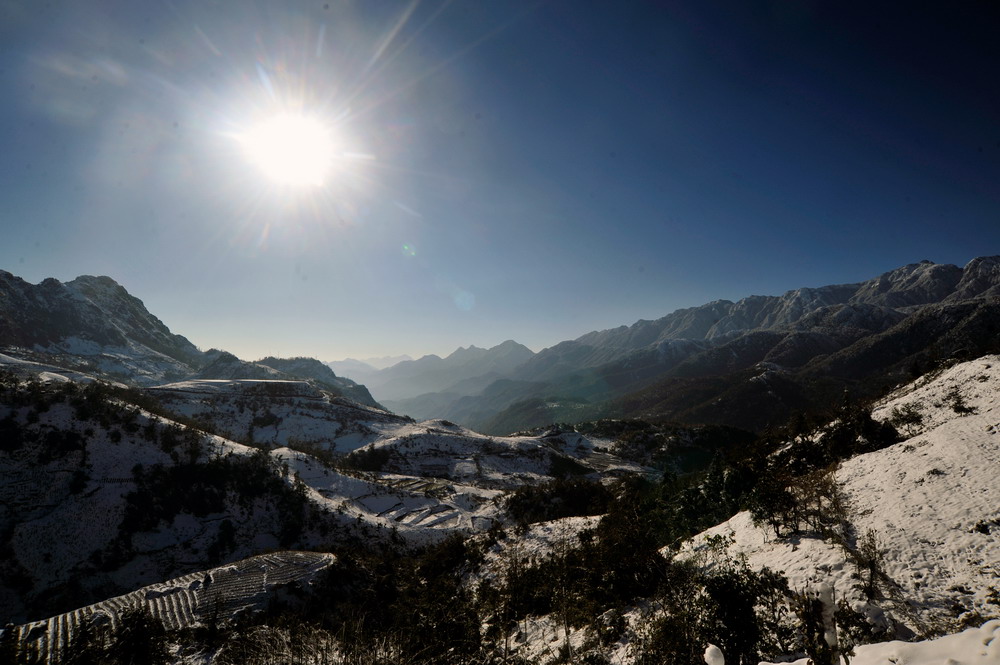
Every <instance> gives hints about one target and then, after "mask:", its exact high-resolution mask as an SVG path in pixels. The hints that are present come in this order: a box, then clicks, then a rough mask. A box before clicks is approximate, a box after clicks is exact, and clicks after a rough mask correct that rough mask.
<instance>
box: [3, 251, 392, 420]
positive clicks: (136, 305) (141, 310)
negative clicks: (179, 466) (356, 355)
mask: <svg viewBox="0 0 1000 665" xmlns="http://www.w3.org/2000/svg"><path fill="white" fill-rule="evenodd" d="M0 349H5V350H6V353H7V354H8V355H11V356H16V357H19V358H22V359H25V360H31V361H41V362H52V363H55V364H57V365H60V366H62V367H72V368H76V369H78V370H80V371H83V372H86V373H90V374H95V375H100V376H103V377H106V378H110V379H114V380H118V381H122V382H125V383H129V384H134V385H141V386H149V385H156V384H159V383H165V382H168V381H176V380H180V379H186V378H209V379H237V378H242V379H253V378H258V379H265V378H266V379H296V378H297V379H310V380H313V381H314V382H315V383H316V384H317V385H319V386H320V387H322V388H323V389H325V390H329V391H332V392H334V393H336V394H338V395H343V396H345V397H349V398H350V399H353V400H355V401H357V402H361V403H362V404H367V405H370V406H377V403H376V402H375V400H374V398H373V397H372V396H371V394H370V393H369V392H368V390H367V389H366V388H365V387H364V386H363V385H358V384H357V383H355V382H354V381H351V380H350V379H345V378H342V377H338V376H337V375H336V374H334V373H333V371H332V370H330V369H329V367H326V366H325V365H323V364H322V363H320V362H319V361H318V360H315V359H312V358H291V359H281V358H265V359H264V360H262V361H258V362H256V363H250V362H246V361H243V360H240V359H239V358H237V357H236V356H234V355H232V354H231V353H227V352H225V351H219V350H216V349H212V350H210V351H206V352H202V351H201V350H199V349H198V348H196V347H195V346H194V345H193V344H192V343H191V342H189V341H188V340H187V339H186V338H185V337H182V336H180V335H175V334H173V333H171V332H170V330H169V329H168V328H167V326H166V325H164V324H163V322H162V321H160V320H159V319H158V318H156V317H155V316H153V315H152V314H150V313H149V312H148V311H147V310H146V308H145V306H144V305H143V303H142V301H141V300H139V299H138V298H135V297H134V296H132V295H130V294H129V293H128V292H127V291H126V290H125V289H124V288H123V287H122V286H121V285H119V284H118V283H116V282H115V281H114V280H113V279H111V278H110V277H92V276H89V275H84V276H81V277H77V278H76V279H74V280H72V281H70V282H66V283H65V284H64V283H61V282H59V281H58V280H56V279H51V278H50V279H46V280H43V281H42V282H41V283H40V284H38V285H33V284H29V283H28V282H26V281H24V280H23V279H21V278H19V277H16V276H14V275H12V274H10V273H8V272H4V271H2V270H0Z"/></svg>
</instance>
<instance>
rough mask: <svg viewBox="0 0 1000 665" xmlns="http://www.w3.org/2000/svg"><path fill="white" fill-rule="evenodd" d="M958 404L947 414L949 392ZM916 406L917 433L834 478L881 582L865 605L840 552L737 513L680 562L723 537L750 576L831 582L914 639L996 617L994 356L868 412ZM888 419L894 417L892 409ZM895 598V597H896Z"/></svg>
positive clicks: (998, 447)
mask: <svg viewBox="0 0 1000 665" xmlns="http://www.w3.org/2000/svg"><path fill="white" fill-rule="evenodd" d="M956 391H957V394H959V395H961V396H962V398H961V402H960V404H959V405H958V406H960V407H962V408H958V409H956V404H955V397H954V395H955V394H956ZM906 404H917V405H919V409H920V411H921V413H922V414H923V425H922V426H920V427H919V428H915V429H914V431H913V433H914V436H912V437H910V438H909V439H907V440H905V441H902V442H900V443H898V444H896V445H893V446H891V447H889V448H886V449H883V450H879V451H877V452H873V453H869V454H865V455H859V456H857V457H855V458H853V459H851V460H848V461H846V462H844V463H843V464H842V466H841V467H840V469H839V470H838V471H837V473H836V478H837V481H838V483H840V485H841V487H842V490H843V492H844V494H845V496H846V498H847V500H848V505H849V508H850V515H849V521H850V524H851V527H852V528H851V529H850V531H851V537H850V538H849V540H851V539H853V540H855V541H856V539H857V538H860V537H862V536H863V535H865V534H866V533H868V532H869V531H870V532H872V533H873V534H874V535H875V538H876V542H877V543H878V545H879V550H880V551H881V553H882V554H883V555H884V569H885V572H886V573H887V575H888V577H889V579H890V580H891V583H887V584H883V589H882V593H883V597H882V598H877V599H876V600H875V601H874V603H873V605H866V604H865V603H864V599H863V596H862V594H861V591H860V579H859V577H858V573H857V569H856V567H855V565H854V564H853V563H851V562H850V560H849V559H848V557H847V555H846V553H845V552H844V550H843V549H842V548H840V547H838V546H837V545H834V544H832V543H829V542H824V541H822V540H820V539H819V537H818V536H816V535H815V534H806V533H804V534H801V535H799V536H795V537H788V538H782V539H780V540H777V539H775V537H774V535H773V532H772V531H771V530H770V529H769V528H760V527H756V526H755V525H754V524H753V522H752V520H751V519H750V516H749V514H748V513H746V512H743V513H740V514H738V515H736V516H735V517H733V518H732V519H730V520H728V521H727V522H724V523H723V524H720V525H718V526H716V527H713V528H711V529H708V530H707V531H705V532H704V533H703V534H701V535H700V536H696V537H695V538H693V539H692V540H691V541H689V542H688V543H687V545H686V547H685V548H684V549H683V550H682V554H681V556H691V555H692V553H696V552H707V551H708V550H709V546H708V544H707V538H708V537H711V536H731V537H732V539H733V545H732V548H731V549H732V550H733V552H734V553H735V552H742V553H744V554H746V555H747V557H748V559H749V563H750V565H751V566H753V567H760V566H767V567H769V568H771V569H774V570H779V571H783V572H784V573H785V575H786V576H787V577H788V578H789V583H790V585H791V586H792V588H794V589H799V590H803V589H809V588H815V587H817V586H818V585H819V584H820V583H823V582H829V583H831V584H833V586H834V588H835V589H836V592H837V594H838V596H839V597H842V598H846V599H848V600H849V602H850V603H851V604H852V605H853V606H854V607H855V609H857V610H859V611H864V612H866V613H868V614H869V615H875V616H877V615H878V613H879V610H880V609H881V610H885V611H886V612H887V613H888V614H889V615H890V616H891V618H892V619H893V620H894V621H896V622H900V623H902V624H903V625H905V626H908V627H909V628H910V629H912V630H913V631H914V632H916V633H917V634H928V633H931V634H940V633H941V632H947V631H949V630H954V629H957V628H960V627H962V625H963V624H965V625H969V624H970V623H973V624H974V623H975V622H976V620H977V618H978V617H989V616H997V615H998V614H1000V604H998V603H1000V599H998V597H997V590H998V589H1000V482H997V479H998V477H1000V357H997V356H988V357H984V358H981V359H978V360H975V361H970V362H967V363H963V364H961V365H958V366H956V367H953V368H951V369H950V370H948V371H946V372H943V373H941V374H939V375H938V376H936V377H933V378H932V379H930V380H921V381H917V382H916V383H915V384H914V385H911V386H908V387H906V388H904V389H901V390H899V391H897V392H896V393H894V394H893V395H891V396H890V397H889V398H887V399H886V400H885V401H884V403H882V404H881V405H879V407H878V408H876V409H875V411H874V415H875V417H876V418H887V417H888V416H889V414H891V413H893V411H894V409H897V410H898V409H900V408H902V407H903V406H904V405H906ZM897 412H898V411H897ZM903 599H905V600H903Z"/></svg>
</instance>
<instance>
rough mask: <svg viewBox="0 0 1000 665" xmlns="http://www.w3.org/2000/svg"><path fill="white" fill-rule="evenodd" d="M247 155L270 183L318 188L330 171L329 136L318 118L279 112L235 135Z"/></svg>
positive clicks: (332, 146)
mask: <svg viewBox="0 0 1000 665" xmlns="http://www.w3.org/2000/svg"><path fill="white" fill-rule="evenodd" d="M238 139H239V141H240V142H241V143H242V144H243V149H244V151H245V153H246V156H247V158H248V159H249V160H250V162H252V163H253V164H254V165H256V166H257V167H258V168H259V169H260V170H261V171H263V173H264V174H265V175H266V176H267V177H268V178H269V179H271V180H272V181H273V182H275V183H277V184H279V185H287V186H290V187H319V186H322V185H323V184H324V183H325V182H326V179H327V177H328V176H329V174H330V169H331V166H332V163H333V157H334V148H335V146H334V145H333V136H332V133H331V130H330V128H329V127H328V126H327V125H325V124H324V123H323V122H322V121H321V120H319V119H318V118H315V117H312V116H309V115H304V114H299V113H279V114H277V115H273V116H271V117H269V118H266V119H264V120H262V121H261V122H259V123H258V124H256V125H255V126H253V127H251V128H250V129H249V130H248V131H247V132H244V133H242V134H240V135H239V137H238Z"/></svg>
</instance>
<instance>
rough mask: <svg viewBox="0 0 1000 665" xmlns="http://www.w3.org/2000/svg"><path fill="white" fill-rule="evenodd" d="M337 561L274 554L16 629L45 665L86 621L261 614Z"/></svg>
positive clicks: (180, 624)
mask: <svg viewBox="0 0 1000 665" xmlns="http://www.w3.org/2000/svg"><path fill="white" fill-rule="evenodd" d="M334 560H335V557H334V556H333V555H332V554H324V553H320V552H274V553H271V554H261V555H259V556H254V557H250V558H249V559H243V560H242V561H237V562H235V563H231V564H228V565H225V566H220V567H218V568H213V569H211V570H207V571H200V572H197V573H191V574H190V575H184V576H182V577H177V578H175V579H172V580H170V581H167V582H163V583H160V584H152V585H150V586H147V587H143V588H141V589H139V590H137V591H133V592H132V593H128V594H125V595H123V596H116V597H114V598H110V599H108V600H105V601H102V602H100V603H97V604H94V605H88V606H86V607H81V608H79V609H76V610H73V611H72V612H67V613H65V614H60V615H58V616H54V617H51V618H49V619H46V620H43V621H35V622H32V623H28V624H24V625H22V626H17V627H16V630H17V631H18V639H19V640H20V641H21V643H22V644H23V643H27V644H28V645H31V644H35V645H37V651H38V653H39V655H40V656H41V657H42V659H43V662H48V660H49V658H50V657H51V656H52V655H53V654H57V653H59V651H60V650H62V649H63V648H64V647H65V646H66V645H67V644H69V643H70V642H71V641H72V639H73V635H74V634H75V633H76V631H77V630H79V628H80V626H81V624H82V623H83V622H84V621H98V622H100V621H108V622H110V623H111V625H112V626H115V625H117V623H118V621H119V618H120V616H121V615H122V613H123V612H125V611H126V610H131V609H135V608H144V609H145V610H146V611H148V612H149V613H150V615H152V616H153V617H155V618H157V619H159V620H160V621H161V622H163V626H164V628H166V629H167V630H177V629H180V628H188V627H191V626H195V625H198V624H199V623H201V622H203V621H205V620H207V619H209V618H211V617H232V616H234V615H237V614H240V613H242V612H246V611H252V610H254V609H260V608H262V607H263V606H264V604H265V603H266V601H267V599H268V596H269V595H270V594H271V592H272V591H274V590H275V589H276V588H278V587H282V586H286V585H288V584H292V583H295V582H303V583H307V584H308V583H309V582H310V581H311V580H312V579H313V578H314V577H315V575H316V574H317V573H318V572H320V571H321V570H323V569H325V568H327V567H328V566H330V565H331V564H332V563H333V562H334Z"/></svg>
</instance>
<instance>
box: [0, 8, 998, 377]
mask: <svg viewBox="0 0 1000 665" xmlns="http://www.w3.org/2000/svg"><path fill="white" fill-rule="evenodd" d="M994 12H995V10H994V9H993V8H992V7H990V6H989V5H988V4H986V3H980V4H976V5H973V4H967V5H961V6H944V5H927V6H921V5H913V6H908V7H907V8H906V9H905V11H903V10H900V9H897V8H896V6H894V5H891V4H887V5H886V6H883V7H872V6H864V7H850V6H844V5H843V3H823V2H808V1H807V2H791V1H789V2H782V1H771V2H726V3H721V4H715V5H713V6H706V5H705V3H700V2H694V1H693V0H691V1H688V0H683V1H681V2H677V3H670V4H669V6H666V7H661V6H658V5H656V4H655V3H615V4H609V3H600V2H574V3H562V2H555V1H552V2H539V3H535V4H530V5H529V4H519V3H515V4H513V5H512V4H511V3H502V2H475V3H471V2H466V3H463V2H448V1H438V0H425V1H417V0H413V1H402V0H401V1H396V0H387V1H386V2H381V3H367V2H366V3H354V2H344V1H336V0H331V1H329V2H322V1H321V2H276V1H264V0H256V1H253V2H245V3H244V2H235V1H227V0H223V1H220V2H216V3H211V4H208V3H201V2H195V1H194V0H179V1H178V2H174V3H162V4H161V3H156V4H148V3H135V4H122V5H120V6H118V5H116V6H114V7H112V6H111V5H110V4H109V3H105V2H97V1H89V0H88V1H84V2H79V3H58V2H57V3H49V4H48V5H46V6H42V5H40V4H37V3H4V4H3V5H0V53H2V60H0V63H2V64H0V92H2V93H3V94H4V98H5V99H6V100H8V101H7V103H6V104H4V105H3V106H2V107H0V121H2V122H0V132H2V146H3V150H0V196H2V200H3V201H4V206H3V207H2V208H0V237H2V239H3V240H2V242H0V269H4V270H8V271H10V272H12V273H14V274H16V275H19V276H21V277H23V278H25V279H27V280H29V281H31V282H38V281H40V280H42V279H44V278H46V277H56V278H57V279H60V280H63V281H68V280H71V279H73V278H74V277H76V276H78V275H81V274H105V275H109V276H111V277H112V278H114V279H115V280H116V281H118V282H119V283H121V284H122V285H123V286H124V287H125V288H126V289H128V291H129V292H130V293H132V294H133V295H135V296H136V297H138V298H140V299H142V300H143V302H144V303H145V304H146V306H147V307H148V309H149V310H150V311H151V312H153V313H154V314H155V315H157V316H158V317H160V318H161V319H162V320H163V321H164V323H166V324H167V325H168V326H169V327H170V328H171V330H173V331H174V332H177V333H179V334H183V335H185V336H187V337H188V338H189V339H191V341H192V342H194V343H195V344H197V345H198V346H200V347H202V348H206V349H207V348H210V347H218V348H224V349H227V350H229V351H232V352H233V353H236V354H237V355H239V356H241V357H244V358H248V359H254V358H260V357H263V356H266V355H281V356H295V355H308V356H314V357H317V358H320V359H323V360H335V359H341V358H345V357H354V358H368V357H377V356H385V355H398V354H404V353H405V354H409V355H410V356H412V357H419V356H421V355H424V354H426V353H436V354H438V355H442V356H444V355H447V354H449V353H451V352H452V351H454V350H455V349H456V348H458V347H460V346H463V347H467V346H469V345H470V344H474V345H476V346H480V347H491V346H494V345H496V344H499V343H500V342H502V341H504V340H507V339H514V340H516V341H518V342H520V343H522V344H525V345H526V346H528V347H529V348H531V349H532V350H535V351H538V350H540V349H541V348H544V347H547V346H551V345H553V344H556V343H558V342H559V341H561V340H564V339H572V338H575V337H578V336H579V335H581V334H584V333H586V332H588V331H590V330H595V329H604V328H611V327H617V326H619V325H623V324H630V323H633V322H634V321H636V320H638V319H641V318H645V319H655V318H658V317H661V316H663V315H665V314H667V313H669V312H671V311H673V310H675V309H678V308H680V307H690V306H697V305H700V304H703V303H705V302H709V301H711V300H716V299H729V300H737V299H739V298H742V297H745V296H748V295H753V294H767V295H776V294H780V293H783V292H785V291H787V290H789V289H793V288H798V287H801V286H821V285H825V284H835V283H847V282H855V281H860V280H863V279H868V278H870V277H873V276H875V275H877V274H879V273H881V272H885V271H887V270H891V269H893V268H895V267H898V266H900V265H904V264H907V263H912V262H915V261H919V260H922V259H930V260H933V261H935V262H940V263H955V264H957V265H964V264H965V263H966V262H967V261H969V260H970V259H972V258H973V257H976V256H982V255H990V254H998V253H1000V224H998V223H997V211H998V210H1000V185H998V183H1000V129H998V128H1000V81H998V80H997V77H996V76H995V75H994V73H995V72H996V71H997V68H998V66H1000V43H998V42H997V40H996V39H995V36H994V34H993V32H994V30H993V26H994V25H996V19H997V16H996V15H995V13H994Z"/></svg>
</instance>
